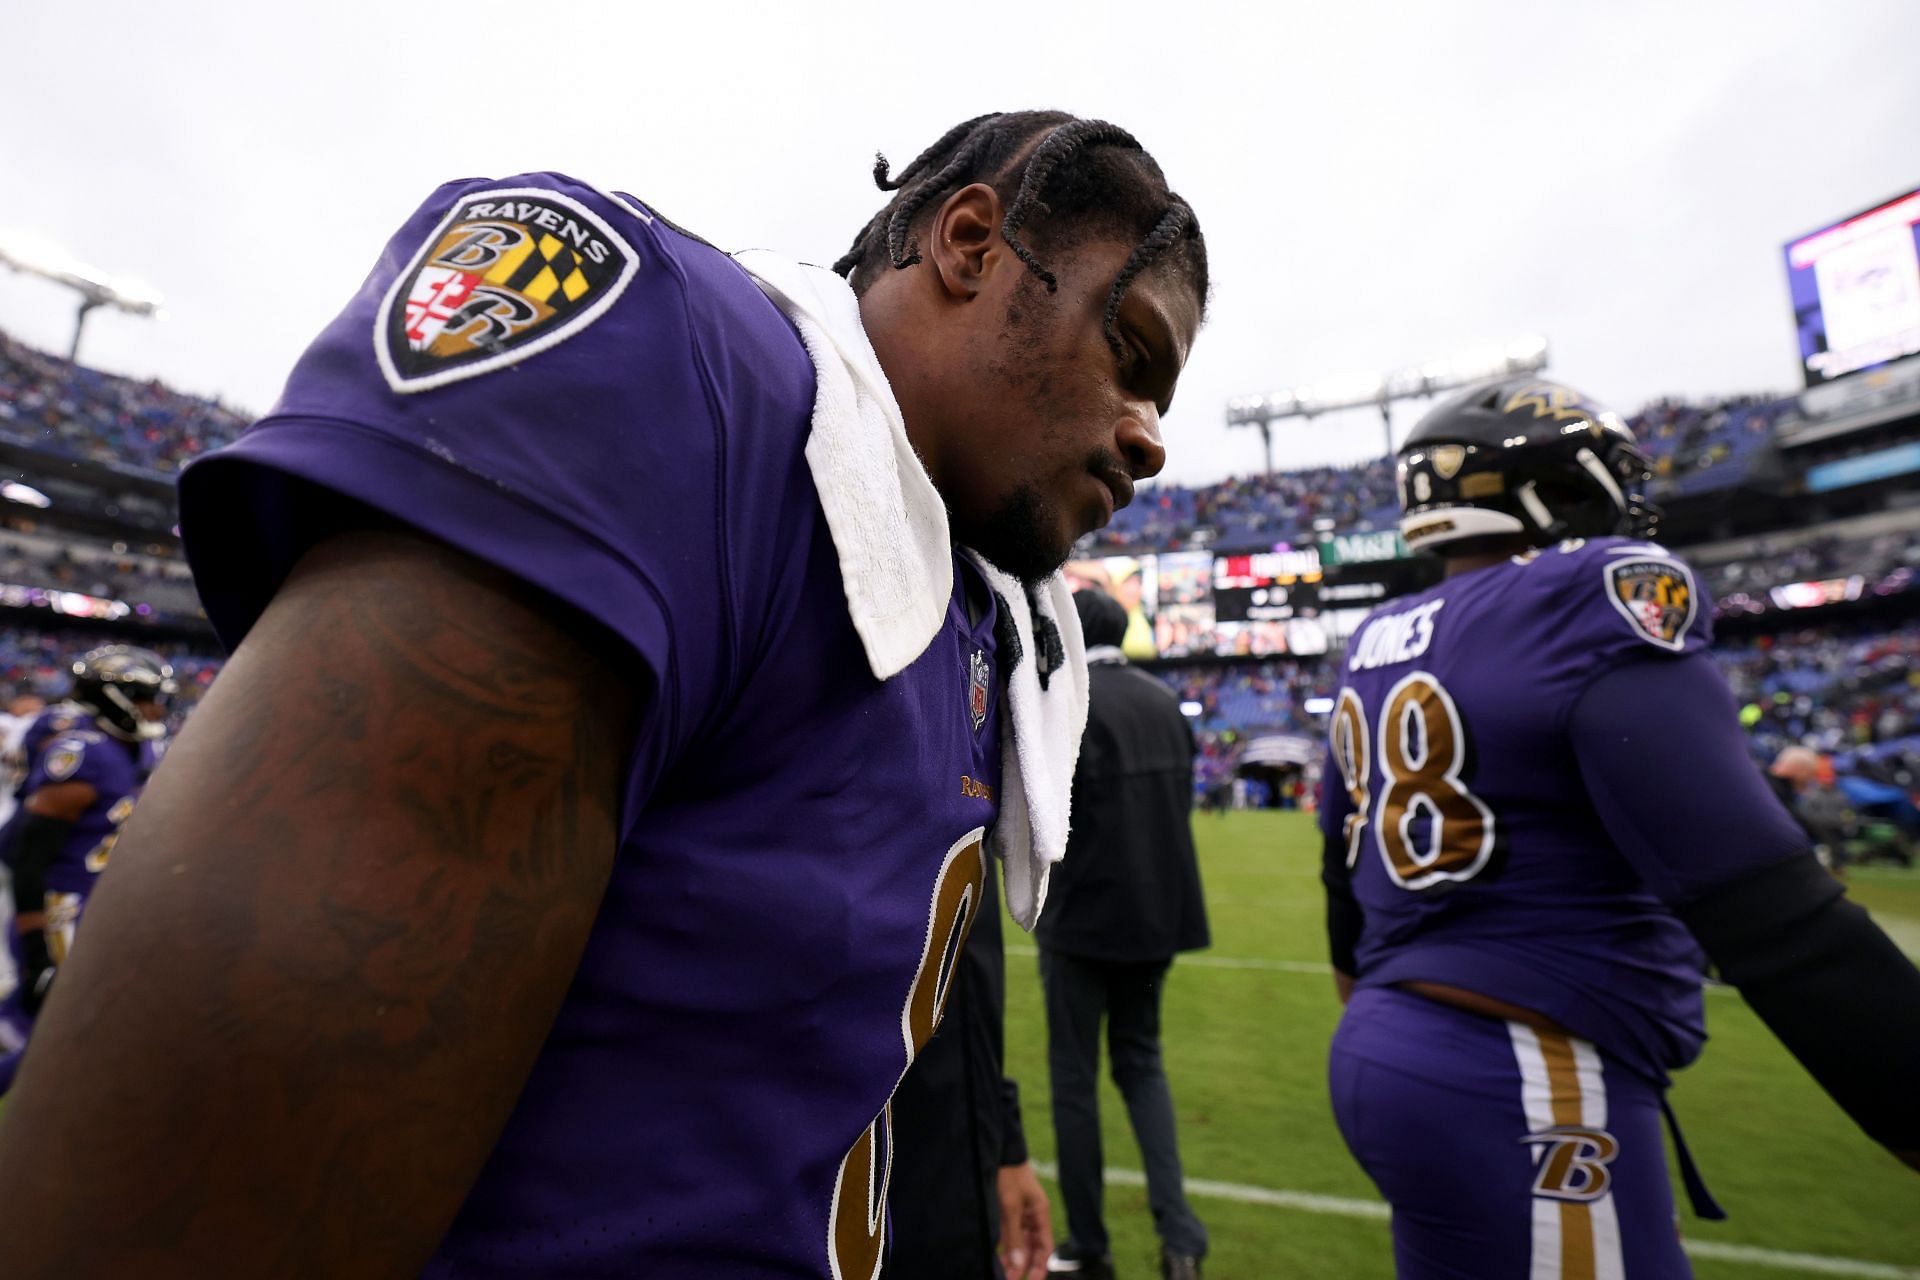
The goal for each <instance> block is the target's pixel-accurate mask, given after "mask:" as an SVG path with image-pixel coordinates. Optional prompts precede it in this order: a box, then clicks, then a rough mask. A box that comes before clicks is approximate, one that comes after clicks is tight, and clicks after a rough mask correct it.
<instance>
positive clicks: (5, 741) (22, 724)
mask: <svg viewBox="0 0 1920 1280" xmlns="http://www.w3.org/2000/svg"><path fill="white" fill-rule="evenodd" d="M45 706H46V699H44V698H42V697H40V696H39V695H38V694H35V693H15V694H12V695H11V696H9V697H8V698H7V709H6V711H5V713H4V714H0V936H5V937H8V938H11V937H12V936H13V893H12V889H11V884H12V877H11V876H10V875H9V874H8V873H7V867H6V837H5V834H4V833H5V831H6V826H7V824H8V823H9V822H11V821H12V820H13V814H14V810H16V809H18V808H19V807H20V799H19V797H18V796H17V795H15V794H14V793H15V792H16V791H18V790H19V787H20V784H21V783H23V782H25V781H26V780H27V756H26V748H25V746H24V745H23V744H24V743H25V742H26V738H27V730H28V729H30V728H31V727H32V726H33V722H34V719H35V718H36V717H37V716H38V715H39V714H40V711H41V709H42V708H43V707H45ZM15 976H16V975H15V973H14V968H13V948H12V947H11V946H9V947H7V948H6V949H5V950H4V951H0V999H5V998H6V997H7V996H9V995H11V994H12V992H13V985H14V980H15Z"/></svg>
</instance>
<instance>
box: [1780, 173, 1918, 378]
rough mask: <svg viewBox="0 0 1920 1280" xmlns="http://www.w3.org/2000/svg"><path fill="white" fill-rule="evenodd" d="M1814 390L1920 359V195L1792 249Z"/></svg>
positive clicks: (1796, 309)
mask: <svg viewBox="0 0 1920 1280" xmlns="http://www.w3.org/2000/svg"><path fill="white" fill-rule="evenodd" d="M1785 254H1786V260H1787V287H1788V290H1789V292H1790V293H1791V295H1792V298H1793V317H1794V325H1795V327H1796V328H1797V329H1798V330H1799V334H1800V362H1801V367H1802V368H1803V370H1804V371H1805V373H1806V378H1807V385H1808V386H1809V387H1817V386H1820V385H1821V384H1823V383H1827V382H1832V381H1833V380H1834V379H1835V378H1844V377H1846V376H1847V375H1848V374H1850V373H1859V372H1860V371H1862V370H1864V369H1871V368H1874V367H1876V366H1878V365H1883V364H1886V363H1888V362H1889V361H1893V360H1900V359H1903V358H1905V357H1907V356H1911V355H1915V354H1920V188H1917V189H1915V190H1913V191H1910V192H1908V193H1907V194H1905V195H1902V196H1896V197H1894V198H1893V199H1891V200H1889V201H1887V202H1886V203H1884V204H1878V205H1875V206H1874V207H1873V208H1871V209H1868V210H1865V211H1864V212H1862V213H1858V214H1855V215H1854V216H1853V217H1850V218H1847V219H1844V220H1843V221H1840V222H1836V223H1834V224H1833V225H1832V226H1828V227H1822V228H1821V229H1820V230H1818V231H1815V232H1813V233H1812V234H1810V235H1804V236H1801V237H1799V238H1798V239H1795V240H1790V241H1788V242H1787V245H1786V249H1785Z"/></svg>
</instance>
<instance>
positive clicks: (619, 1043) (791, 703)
mask: <svg viewBox="0 0 1920 1280" xmlns="http://www.w3.org/2000/svg"><path fill="white" fill-rule="evenodd" d="M875 176H876V179H877V180H878V181H879V183H880V185H881V187H882V189H883V190H886V191H888V192H892V193H893V195H892V196H891V198H890V201H889V203H888V204H887V205H886V206H885V207H884V208H882V209H881V210H880V211H879V212H878V213H877V214H876V215H875V216H874V217H873V218H872V219H871V220H870V221H869V222H868V223H867V224H866V225H865V226H864V227H863V228H861V230H860V232H859V234H858V236H857V237H856V239H855V242H854V244H853V247H852V249H851V250H850V251H849V253H848V254H847V255H846V256H845V257H844V258H843V259H842V260H841V262H840V264H839V267H840V270H841V271H843V272H844V273H846V276H847V278H845V279H843V278H842V277H841V276H840V275H836V274H834V273H833V272H828V271H823V270H819V269H815V268H803V267H800V266H797V265H794V264H791V263H785V262H782V261H780V260H779V259H777V258H775V257H773V256H772V255H768V254H760V253H755V254H746V255H742V257H741V258H740V259H739V260H735V259H732V258H729V257H728V256H727V255H725V254H723V253H721V252H719V251H718V250H716V249H714V248H713V247H712V246H710V245H708V244H706V243H705V242H703V241H701V240H699V239H697V238H695V237H693V236H691V235H689V234H688V233H686V232H684V231H682V230H680V229H678V228H677V227H675V226H674V225H673V224H672V223H671V222H669V221H668V220H667V219H666V218H664V217H662V216H661V215H660V214H658V213H656V212H655V211H654V210H653V209H651V208H650V207H648V206H647V205H646V204H644V203H642V202H641V201H639V200H636V199H634V198H632V197H630V196H625V195H620V194H610V193H608V192H606V191H604V190H603V189H601V188H598V187H595V186H592V185H589V184H587V183H583V182H579V181H575V180H573V179H569V178H566V177H562V176H559V175H556V174H551V173H532V174H525V175H521V176H519V177H515V178H510V179H504V180H497V181H496V180H484V179H482V180H468V181H462V182H455V183H451V184H449V185H447V186H444V187H442V188H441V189H440V190H438V191H437V192H435V193H434V194H433V195H432V196H431V197H430V198H429V199H428V200H427V202H426V203H425V204H424V205H423V206H422V207H421V208H420V209H419V210H418V212H417V213H416V214H415V215H414V216H413V217H411V218H410V219H409V220H408V221H407V223H406V224H405V226H403V227H402V228H401V230H400V231H399V232H398V233H397V234H396V236H395V237H394V239H393V240H392V242H391V243H390V245H389V246H388V248H387V251H386V252H385V253H384V254H383V255H382V257H381V258H380V260H379V262H378V263H377V264H376V265H375V267H374V269H373V272H372V274H371V275H370V276H369V277H368V279H367V281H366V283H365V285H364V286H363V287H362V288H361V289H360V291H359V292H358V293H357V294H356V295H355V296H354V298H353V299H352V300H351V301H350V302H349V303H348V305H347V307H346V309H345V311H344V312H343V313H342V314H341V316H340V317H339V319H338V321H337V322H335V323H334V324H333V325H331V326H330V327H329V328H328V329H327V330H326V331H325V332H324V333H322V334H321V336H320V337H319V338H318V339H317V340H316V342H315V343H314V345H313V346H312V348H311V349H310V350H309V351H308V353H307V354H306V356H305V357H303V359H302V360H301V361H300V363H299V364H298V366H297V367H296V368H295V370H294V372H293V374H292V376H291V379H290V381H289V383H288V386H287V389H286V391H285V393H284V395H283V396H282V398H281V400H280V401H279V403H278V405H277V406H276V408H275V410H274V412H273V413H272V414H270V415H269V416H268V417H267V418H266V419H265V420H264V421H263V422H262V423H260V424H258V425H257V426H256V427H254V428H253V429H252V430H251V431H249V432H248V433H247V435H245V436H244V437H243V438H242V439H241V440H240V441H239V442H238V443H237V444H235V445H234V446H232V447H230V448H228V449H226V450H223V451H220V452H218V453H215V454H212V455H210V456H209V457H207V458H205V459H202V460H201V461H200V462H198V463H196V464H195V465H194V466H193V467H191V468H189V470H188V472H187V473H186V474H185V475H184V476H183V477H182V482H181V508H182V535H183V540H184V542H185V545H186V548H187V552H188V555H189V557H190V558H191V560H192V562H193V565H194V571H195V576H196V580H197V582H198V585H199V589H200V592H201V595H202V598H203V599H204V601H205V603H206V607H207V613H208V616H209V618H210V619H211V620H212V621H213V624H214V626H215V628H216V629H217V630H218V631H219V632H220V634H221V636H222V637H223V639H224V640H225V641H226V642H227V643H228V644H229V645H231V646H235V652H234V654H233V657H232V659H231V661H230V662H229V663H228V664H227V666H226V667H225V669H224V671H223V672H222V674H221V676H220V678H219V680H218V681H217V682H216V683H215V684H214V686H213V688H212V689H211V690H210V691H209V692H208V695H207V697H206V698H205V699H204V700H203V701H202V702H201V704H200V705H199V707H198V709H197V710H196V711H195V713H194V718H193V722H192V725H191V726H190V727H189V728H188V729H187V730H186V731H185V732H184V733H183V734H182V736H181V739H180V742H179V744H178V746H176V747H175V749H174V750H173V751H172V752H171V753H170V754H169V756H168V759H167V763H166V765H165V767H163V768H162V769H161V770H160V771H159V772H158V774H157V775H156V776H155V779H154V782H153V784H152V786H151V787H150V788H149V789H148V791H147V793H146V795H145V796H144V798H143V800H142V803H141V808H140V811H139V813H138V814H136V816H135V818H134V821H133V825H132V827H131V828H130V829H129V831H128V832H127V836H126V843H125V845H124V846H123V851H122V855H121V858H122V865H121V874H118V875H116V876H114V877H110V878H109V879H108V881H107V884H106V886H105V888H104V891H103V893H102V894H101V895H100V898H99V900H98V901H97V902H96V903H95V904H94V905H93V906H92V907H91V908H90V913H89V934H88V945H87V946H85V947H83V948H81V949H80V951H79V953H78V957H77V962H76V967H73V968H70V969H69V970H68V971H67V972H66V973H64V974H63V975H62V978H61V982H60V990H59V992H58V993H57V994H56V995H55V997H54V999H53V1000H52V1001H51V1002H50V1004H49V1006H48V1008H47V1010H46V1013H45V1015H44V1016H43V1017H42V1019H41V1022H40V1025H39V1028H38V1030H37V1032H36V1036H37V1038H36V1042H35V1046H34V1052H33V1054H31V1055H29V1057H28V1059H27V1061H26V1063H25V1065H24V1069H23V1070H22V1073H21V1078H20V1081H19V1088H18V1090H17V1092H16V1094H15V1096H14V1098H13V1100H12V1102H11V1103H10V1104H9V1106H8V1108H7V1110H6V1112H5V1114H4V1116H0V1239H4V1240H6V1241H7V1261H6V1269H7V1276H8V1280H25V1278H28V1277H52V1276H69V1275H103V1276H104V1275H128V1276H133V1275H138V1276H141V1277H162V1276H172V1275H183V1276H186V1275H191V1276H200V1275H206V1274H222V1275H245V1276H255V1275H284V1274H290V1273H294V1272H296V1271H297V1272H301V1273H305V1274H311V1275H354V1276H360V1277H374V1276H381V1277H384V1276H409V1275H420V1274H423V1273H424V1274H426V1275H429V1276H435V1277H451V1276H462V1277H465V1276H482V1275H485V1276H502V1275H515V1276H523V1277H524V1276H555V1277H558V1276H565V1277H570V1278H576V1277H586V1276H604V1277H628V1276H636V1275H659V1276H668V1275H673V1276H703V1277H704V1276H713V1277H728V1280H751V1278H754V1277H768V1278H771V1277H794V1276H815V1277H822V1278H824V1277H829V1276H831V1277H836V1278H838V1280H871V1277H872V1276H873V1275H874V1274H875V1273H876V1272H877V1271H878V1269H879V1267H880V1265H881V1263H882V1261H883V1257H884V1253H885V1224H886V1221H887V1213H888V1209H887V1188H888V1169H889V1165H890V1160H891V1134H890V1125H889V1120H888V1110H887V1108H888V1099H889V1096H890V1095H891V1093H892V1091H893V1089H894V1087H895V1085H896V1084H897V1083H898V1082H899V1080H900V1078H901V1076H902V1075H903V1074H904V1072H905V1071H906V1069H907V1067H908V1066H909V1065H910V1063H911V1061H912V1059H913V1056H914V1054H915V1053H916V1052H917V1050H918V1049H919V1048H920V1047H921V1046H922V1045H923V1044H924V1043H925V1042H926V1040H927V1039H928V1038H929V1037H930V1036H931V1035H932V1033H933V1029H934V1027H935V1025H936V1024H937V1023H938V1021H939V1018H940V1014H941V1009H942V1006H943V1003H944V998H945V984H946V979H947V977H948V976H949V974H950V973H951V958H952V955H953V953H954V951H955V949H957V948H958V947H960V946H962V945H964V942H965V939H966V936H967V930H968V926H969V925H970V924H971V921H972V917H973V913H974V911H975V910H977V909H978V907H979V904H980V901H981V894H982V887H981V881H982V879H983V876H984V872H985V864H984V858H985V857H986V856H988V854H987V850H986V841H987V839H988V833H989V832H991V840H992V844H993V848H994V851H995V852H997V853H999V854H1001V855H1002V857H1003V862H1004V865H1005V868H1006V877H1005V878H1006V896H1007V900H1008V903H1009V906H1010V907H1011V908H1012V910H1013V913H1014V914H1015V916H1016V918H1017V919H1019V920H1020V921H1021V922H1022V923H1023V924H1026V925H1027V926H1028V927H1031V924H1032V921H1033V919H1034V917H1035V916H1036V915H1037V913H1038V909H1039V904H1040V902H1041V900H1042V899H1043V897H1044V894H1045V884H1046V875H1047V869H1048V867H1049V865H1050V862H1051V860H1052V859H1054V858H1057V856H1058V855H1059V853H1060V852H1061V851H1062V850H1063V849H1064V846H1065V828H1066V813H1065V810H1066V799H1067V797H1066V789H1067V783H1068V781H1069V779H1070V776H1071V759H1072V754H1073V752H1074V751H1075V750H1076V749H1077V746H1078V738H1079V732H1080V723H1079V721H1083V720H1084V716H1085V701H1084V698H1085V687H1086V685H1085V681H1086V673H1085V669H1084V661H1083V657H1082V655H1081V652H1080V645H1079V631H1078V627H1077V624H1076V620H1075V619H1074V617H1073V614H1072V606H1071V603H1070V602H1069V601H1068V599H1067V593H1066V589H1065V587H1064V585H1063V584H1061V582H1060V580H1059V577H1058V575H1057V574H1056V573H1055V570H1056V569H1057V568H1058V566H1059V565H1060V564H1061V562H1062V561H1064V560H1065V558H1066V556H1067V553H1068V551H1069V549H1070V548H1071V547H1072V545H1073V543H1074V541H1075V539H1077V538H1079V537H1080V536H1082V535H1084V534H1085V533H1087V532H1089V531H1091V530H1092V529H1094V528H1096V527H1098V526H1100V525H1102V524H1104V523H1105V522H1106V521H1107V520H1108V519H1110V518H1111V515H1112V512H1113V510H1114V509H1115V508H1117V507H1119V506H1123V505H1125V503H1126V502H1127V501H1128V500H1129V499H1130V498H1131V495H1132V489H1133V484H1134V482H1135V481H1136V480H1138V479H1142V478H1144V477H1147V476H1151V475H1153V474H1155V473H1156V472H1158V471H1159V470H1160V468H1161V465H1162V463H1163V461H1164V452H1163V449H1162V446H1161V443H1160V438H1159V420H1160V416H1161V415H1162V414H1163V413H1164V412H1165V411H1166V409H1167V407H1168V405H1169V403H1170V401H1171V398H1172V395H1173V390H1174V386H1175V383H1176V381H1177V380H1178V378H1179V375H1180V371H1181V369H1182V367H1183V366H1184V363H1185V360H1186V356H1187V352H1188V350H1189V348H1190V346H1191V344H1192V342H1193V339H1194V336H1195V334H1196V332H1197V330H1198V327H1199V324H1200V319H1201V314H1202V310H1203V305H1204V300H1205V297H1206V288H1207V284H1206V281H1207V277H1206V251H1205V244H1204V241H1203V240H1202V238H1201V236H1200V233H1199V227H1198V224H1197V223H1196V222H1195V220H1194V217H1193V214H1192V211H1191V210H1190V209H1189V208H1188V206H1187V205H1186V203H1185V201H1183V200H1181V199H1180V198H1179V197H1178V196H1177V195H1175V194H1174V193H1173V192H1172V191H1170V190H1169V189H1168V186H1167V182H1166V179H1165V177H1164V176H1163V175H1162V174H1161V171H1160V169H1159V166H1158V165H1157V164H1156V163H1155V162H1154V161H1153V159H1152V158H1151V157H1150V156H1149V155H1148V154H1147V153H1146V151H1145V150H1144V149H1143V148H1142V147H1141V145H1140V144H1139V142H1138V141H1136V140H1135V139H1134V138H1133V137H1132V136H1131V135H1129V134H1128V133H1126V132H1125V131H1124V130H1122V129H1119V128H1117V127H1116V126H1114V125H1111V124H1106V123H1103V122H1100V121H1091V120H1080V119H1076V118H1074V117H1072V116H1068V115H1064V114H1061V113H1057V112H1018V113H1011V114H994V115H990V116H981V117H978V118H976V119H973V120H969V121H967V122H965V123H964V124H962V125H960V126H957V127H956V128H954V129H952V130H951V131H949V132H948V133H947V134H946V135H945V136H943V137H942V138H940V139H939V140H938V141H937V142H936V143H934V145H933V146H932V147H930V148H929V149H928V150H927V151H926V152H925V153H923V154H922V155H921V156H920V157H919V158H918V159H916V160H915V161H914V162H913V163H912V164H910V165H908V166H906V167H905V168H904V169H903V170H901V171H900V172H899V173H898V174H891V173H890V172H889V170H888V168H887V166H886V164H885V162H884V161H882V163H881V164H880V166H879V167H878V169H877V171H876V175H875ZM794 195H795V198H803V199H804V198H806V197H805V194H804V193H794ZM287 213H288V216H289V217H292V218H295V219H296V220H298V219H300V218H303V217H305V213H304V211H294V210H288V211H287ZM332 243H333V242H332V241H330V240H328V239H327V238H326V237H324V236H322V237H319V238H318V239H317V240H316V241H315V246H316V248H315V251H316V252H322V253H325V252H328V251H330V249H331V246H332ZM273 252H277V251H271V250H270V249H269V248H268V247H267V246H265V245H263V246H262V247H261V249H260V254H261V261H262V262H265V261H266V260H268V258H269V257H270V256H271V254H272V253H273ZM962 548H965V549H966V550H965V552H964V553H963V550H962ZM972 553H978V555H979V557H980V558H979V559H978V560H976V558H975V556H974V554H972ZM1003 691H1004V692H1005V693H1006V695H1007V696H1006V697H1005V698H1003V697H1002V696H1001V694H1002V692H1003ZM1003 704H1005V705H1009V706H1010V708H1011V711H1010V714H1009V716H1008V718H1007V723H1006V725H1005V726H1004V734H1003V732H1002V728H1003V727H1002V725H1001V717H1000V716H998V715H997V714H995V710H996V708H997V707H999V706H1001V705H1003ZM1003 741H1004V756H1005V759H1006V761H1007V767H1006V768H1005V769H1003V768H1002V757H1003V749H1002V748H1003ZM1002 804H1004V805H1005V806H1006V809H1007V811H1008V815H1009V817H1008V821H1006V822H998V821H997V819H998V817H999V814H1000V812H1001V805H1002ZM136 855H137V856H136ZM83 1014H84V1018H83ZM188 1188H190V1189H191V1193H190V1194H182V1190H183V1189H188ZM103 1205H111V1206H112V1211H111V1215H110V1220H109V1223H108V1224H107V1225H106V1226H105V1228H104V1229H103V1227H102V1221H101V1214H102V1208H101V1206H103ZM423 1269H424V1272H423Z"/></svg>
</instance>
